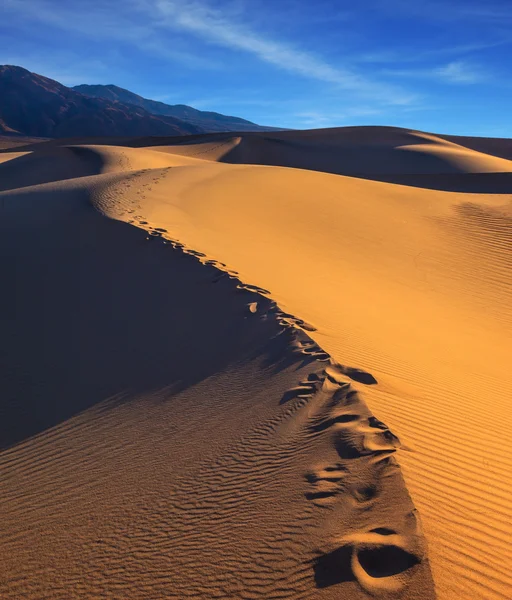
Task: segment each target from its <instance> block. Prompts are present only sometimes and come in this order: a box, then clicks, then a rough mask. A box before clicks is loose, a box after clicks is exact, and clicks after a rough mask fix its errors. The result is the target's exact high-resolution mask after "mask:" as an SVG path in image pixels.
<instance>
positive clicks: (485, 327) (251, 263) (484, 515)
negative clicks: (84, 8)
mask: <svg viewBox="0 0 512 600" xmlns="http://www.w3.org/2000/svg"><path fill="white" fill-rule="evenodd" d="M511 158H512V142H510V141H508V140H486V139H483V138H460V137H459V138H455V137H453V136H452V137H449V136H439V135H434V134H426V133H422V132H415V131H408V130H403V129H396V128H379V127H367V128H361V127H359V128H344V129H331V130H317V131H313V130H312V131H303V132H291V131H288V132H279V133H277V132H272V133H264V134H245V133H244V134H213V135H204V136H191V137H190V138H187V139H185V140H177V139H176V138H168V139H165V138H164V139H158V138H146V139H131V140H128V141H127V140H125V141H124V142H121V141H116V140H115V139H109V140H106V139H105V140H76V139H75V140H68V141H53V142H39V143H37V144H35V145H33V146H30V145H27V146H18V147H16V148H6V149H5V150H4V151H0V215H1V219H0V248H1V252H0V257H1V262H0V276H1V281H2V284H3V286H2V287H3V292H2V294H1V295H0V314H1V315H2V326H1V330H2V336H1V337H0V378H1V379H0V380H1V389H0V394H1V395H0V398H1V400H0V448H1V450H0V497H1V499H2V504H1V508H0V522H1V524H2V526H1V528H0V597H1V598H2V599H3V598H6V599H8V600H18V599H19V598H24V599H25V598H26V599H28V600H42V599H52V600H53V599H59V600H60V599H62V600H68V599H79V598H113V599H119V600H124V599H127V600H128V599H132V598H133V599H142V598H147V599H151V600H156V599H164V598H176V599H184V598H191V599H209V598H218V599H224V598H226V599H233V600H234V599H244V600H245V599H247V600H255V599H257V598H262V599H263V598H264V599H288V598H289V599H294V600H295V599H315V600H316V599H321V600H324V599H326V600H330V599H333V600H334V599H339V598H344V599H345V598H346V599H350V600H352V599H357V600H359V599H364V598H375V597H379V598H380V597H382V598H400V599H405V600H409V599H410V600H413V599H414V600H430V599H434V598H439V599H441V600H453V599H461V600H488V599H489V600H497V599H501V600H506V599H508V598H510V597H511V590H512V579H511V576H510V568H509V565H510V564H512V548H511V544H510V536H511V533H512V526H511V523H512V501H511V495H510V492H511V489H512V481H511V471H512V458H511V456H510V444H511V442H512V439H511V436H510V433H509V428H508V426H507V421H508V416H509V412H510V408H511V392H512V374H511V369H510V362H511V361H510V357H511V354H512V353H511V350H512V346H511V320H512V302H511V295H512V294H511V291H512V278H511V271H510V269H511V251H512V160H511Z"/></svg>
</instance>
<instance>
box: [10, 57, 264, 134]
mask: <svg viewBox="0 0 512 600" xmlns="http://www.w3.org/2000/svg"><path fill="white" fill-rule="evenodd" d="M269 129H271V128H267V127H260V126H259V125H255V124H254V123H251V122H250V121H246V120H244V119H239V118H237V117H229V116H226V115H222V114H220V113H214V112H204V111H200V110H197V109H195V108H192V107H191V106H186V105H184V104H180V105H175V106H171V105H168V104H164V103H163V102H157V101H156V100H148V99H146V98H143V97H142V96H139V95H137V94H134V93H133V92H130V91H129V90H125V89H123V88H121V87H119V86H116V85H113V84H109V85H78V86H76V87H74V88H68V87H66V86H64V85H62V84H61V83H59V82H57V81H54V80H53V79H49V78H48V77H44V76H43V75H38V74H37V73H31V72H30V71H28V70H27V69H24V68H23V67H18V66H15V65H0V133H5V134H6V133H8V134H13V133H15V134H20V135H26V136H33V137H81V136H95V137H102V136H109V137H110V136H177V135H187V134H196V133H208V132H221V131H222V132H227V131H267V130H269Z"/></svg>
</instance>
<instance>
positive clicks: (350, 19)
mask: <svg viewBox="0 0 512 600" xmlns="http://www.w3.org/2000/svg"><path fill="white" fill-rule="evenodd" d="M0 63H1V64H5V63H7V64H16V65H20V66H23V67H26V68H27V69H29V70H32V71H35V72H37V73H40V74H42V75H46V76H48V77H52V78H54V79H57V80H58V81H60V82H61V83H64V84H65V85H75V84H79V83H104V84H106V83H114V84H116V85H119V86H121V87H125V88H127V89H130V90H131V91H134V92H136V93H138V94H141V95H142V96H145V97H148V98H154V99H157V100H162V101H164V102H168V103H169V104H178V103H180V104H190V105H192V106H195V107H197V108H200V109H202V110H215V111H218V112H223V113H226V114H232V115H237V116H240V117H244V118H247V119H250V120H252V121H255V122H258V123H261V124H265V125H274V126H283V127H291V128H300V129H302V128H313V127H333V126H345V125H368V124H372V125H396V126H401V127H411V128H415V129H423V130H427V131H433V132H439V133H454V134H463V135H464V134H466V135H471V134H473V135H489V136H504V137H512V110H511V105H512V0H351V1H350V2H349V1H345V0H125V1H123V2H120V1H118V0H2V2H1V3H0Z"/></svg>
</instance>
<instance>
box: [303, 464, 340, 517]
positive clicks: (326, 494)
mask: <svg viewBox="0 0 512 600" xmlns="http://www.w3.org/2000/svg"><path fill="white" fill-rule="evenodd" d="M346 475H347V470H346V469H345V468H344V467H343V465H338V464H337V465H334V466H327V467H324V468H323V469H322V468H321V469H318V470H316V471H311V472H310V473H306V475H305V478H306V480H307V481H308V482H309V483H310V484H311V486H312V488H313V489H312V491H310V492H307V493H306V498H307V499H308V500H311V501H312V502H313V504H316V505H317V506H321V507H326V506H329V504H332V503H333V502H334V501H335V499H336V496H337V494H339V493H340V492H341V491H342V490H344V489H345V485H344V479H345V477H346Z"/></svg>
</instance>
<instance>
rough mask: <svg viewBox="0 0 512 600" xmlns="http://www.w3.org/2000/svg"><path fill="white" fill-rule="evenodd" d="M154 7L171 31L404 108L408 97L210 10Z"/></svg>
mask: <svg viewBox="0 0 512 600" xmlns="http://www.w3.org/2000/svg"><path fill="white" fill-rule="evenodd" d="M144 4H145V5H146V6H151V5H153V4H154V6H155V7H156V9H157V11H158V12H159V14H160V15H161V18H162V19H163V21H161V26H163V25H166V26H167V27H170V28H172V29H176V28H178V29H181V30H186V31H187V32H189V33H193V34H195V35H197V36H199V37H201V38H202V39H205V40H208V41H210V42H211V43H215V44H218V45H221V46H223V47H226V48H231V49H234V50H238V51H243V52H247V53H249V54H252V55H253V56H255V57H257V58H258V59H260V60H261V61H263V62H266V63H269V64H271V65H273V66H276V67H278V68H280V69H284V70H286V71H289V72H292V73H295V74H297V75H301V76H304V77H308V78H310V79H316V80H319V81H322V82H325V83H329V84H333V85H336V86H338V87H339V88H341V89H344V90H349V91H353V92H357V93H360V94H366V95H368V94H371V95H374V94H379V96H380V98H381V99H382V101H384V102H389V103H392V104H408V103H410V102H411V101H412V98H413V96H412V94H406V93H404V92H403V91H401V90H398V89H395V88H394V87H393V86H390V85H388V84H386V83H381V82H377V81H374V80H372V79H370V78H368V77H364V76H362V75H360V74H358V73H356V72H354V71H352V70H350V69H348V68H344V67H341V66H333V65H331V64H329V63H328V62H326V61H324V60H322V59H321V58H319V57H318V56H315V55H314V54H312V53H310V52H306V51H304V50H302V49H300V48H297V47H295V46H292V45H289V44H286V43H284V42H280V41H276V40H272V39H269V38H267V37H265V36H264V35H261V34H258V33H257V32H254V31H252V30H251V29H250V28H249V27H247V25H245V24H244V23H240V22H234V21H233V20H231V19H227V18H225V16H224V15H223V13H221V12H219V11H218V10H215V9H213V8H212V7H210V6H208V5H206V4H203V3H198V2H195V1H187V0H155V2H154V3H153V2H145V3H144Z"/></svg>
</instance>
